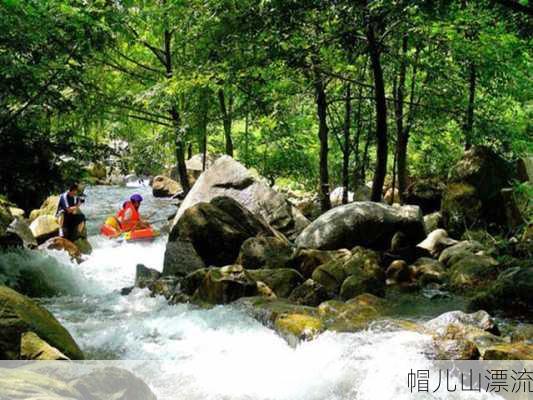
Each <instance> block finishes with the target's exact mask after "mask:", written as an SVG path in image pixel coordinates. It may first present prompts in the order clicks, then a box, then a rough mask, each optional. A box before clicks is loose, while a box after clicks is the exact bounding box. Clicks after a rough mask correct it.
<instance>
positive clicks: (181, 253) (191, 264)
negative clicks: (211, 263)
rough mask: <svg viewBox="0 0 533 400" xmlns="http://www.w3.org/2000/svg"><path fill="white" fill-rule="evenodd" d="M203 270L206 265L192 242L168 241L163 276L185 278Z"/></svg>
mask: <svg viewBox="0 0 533 400" xmlns="http://www.w3.org/2000/svg"><path fill="white" fill-rule="evenodd" d="M202 268H205V263H204V261H203V260H202V258H201V257H200V256H199V255H198V253H196V250H195V249H194V246H193V245H192V242H190V241H187V240H180V239H178V240H175V241H170V240H169V241H168V243H167V246H166V249H165V258H164V262H163V272H162V275H163V276H169V275H172V276H185V275H187V274H189V273H191V272H194V271H196V270H198V269H202Z"/></svg>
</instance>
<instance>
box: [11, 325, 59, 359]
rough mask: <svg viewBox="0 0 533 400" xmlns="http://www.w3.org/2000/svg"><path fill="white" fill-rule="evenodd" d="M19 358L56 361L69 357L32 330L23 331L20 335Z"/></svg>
mask: <svg viewBox="0 0 533 400" xmlns="http://www.w3.org/2000/svg"><path fill="white" fill-rule="evenodd" d="M20 358H21V359H23V360H41V361H56V360H68V359H69V358H68V357H67V356H66V355H64V354H63V353H61V352H60V351H59V350H58V349H56V348H55V347H52V346H50V345H49V344H48V343H46V342H45V341H44V340H42V339H41V338H40V337H39V336H38V335H37V334H36V333H34V332H25V333H23V334H22V335H21V337H20Z"/></svg>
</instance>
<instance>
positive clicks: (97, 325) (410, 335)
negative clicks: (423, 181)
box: [1, 186, 492, 400]
mask: <svg viewBox="0 0 533 400" xmlns="http://www.w3.org/2000/svg"><path fill="white" fill-rule="evenodd" d="M134 192H138V193H141V194H142V195H143V196H144V198H145V201H144V202H143V205H142V208H141V212H142V213H144V214H145V215H151V220H153V221H156V222H155V224H156V225H157V226H158V227H160V228H163V227H164V226H165V225H166V220H167V218H168V217H169V216H170V215H172V214H173V213H174V212H175V211H176V208H175V206H174V205H173V204H172V202H171V200H164V199H154V198H153V197H152V196H151V193H150V189H149V188H147V187H141V188H128V187H120V188H119V187H103V186H97V187H89V188H88V189H87V190H86V194H87V200H86V203H85V205H84V208H83V210H84V213H85V214H86V216H87V217H88V231H89V235H90V242H91V244H92V245H93V247H94V251H93V253H92V255H90V256H89V257H88V258H87V259H86V260H85V261H84V262H82V263H81V264H79V265H78V264H76V263H72V262H71V261H70V260H69V259H68V257H66V255H65V254H64V253H60V252H56V251H50V252H46V253H40V252H25V253H16V254H3V255H1V257H3V261H4V262H6V261H9V262H11V263H13V264H17V263H18V264H21V263H22V264H25V265H31V266H32V267H34V268H43V269H45V270H46V271H47V272H46V273H47V276H49V277H50V279H53V280H54V282H55V283H56V285H57V287H58V288H59V291H60V293H61V295H59V296H57V297H53V298H47V299H42V300H41V302H42V304H44V305H45V306H46V307H47V308H48V309H49V310H50V311H51V312H52V313H53V314H54V315H55V316H56V317H57V318H58V319H59V320H60V322H61V323H62V324H63V325H64V326H65V327H66V328H67V329H68V330H69V331H70V332H71V334H72V336H73V337H74V339H75V340H76V341H77V343H78V344H79V345H80V347H81V348H82V350H83V351H84V353H85V355H86V357H87V358H88V359H109V360H111V359H121V360H166V362H165V363H161V364H159V367H158V372H157V373H151V374H148V375H150V378H149V379H148V380H149V383H150V385H151V387H152V388H153V390H154V391H155V392H156V394H157V395H159V396H160V398H173V399H188V400H189V399H191V400H194V399H228V400H230V399H231V400H241V399H242V400H244V399H257V400H262V399H265V400H266V399H272V400H278V399H279V400H289V399H290V400H300V399H301V400H315V399H316V400H319V399H320V400H322V399H328V400H348V399H357V400H364V399H380V400H384V399H400V398H402V396H400V392H402V390H403V392H405V382H406V375H405V373H406V371H409V369H410V368H412V366H413V364H414V363H415V362H416V363H418V365H420V363H422V364H425V363H429V360H428V357H427V354H428V353H430V352H431V346H432V341H431V338H430V337H429V336H425V335H421V334H418V333H414V332H408V331H399V332H398V331H396V332H390V331H387V330H383V329H378V328H376V329H370V330H367V331H363V332H359V333H334V332H326V333H323V334H321V335H320V336H319V337H318V338H317V339H315V340H313V341H310V342H304V343H301V344H299V345H298V346H296V347H291V346H289V345H288V344H287V342H286V341H285V340H283V339H282V338H281V337H280V336H278V335H277V334H276V333H275V332H274V331H273V330H271V329H268V328H267V327H265V326H263V325H262V324H260V323H259V322H257V321H256V320H255V319H253V318H251V317H250V316H248V315H247V314H245V313H244V312H243V311H241V310H239V309H236V308H235V307H233V306H218V307H214V308H212V309H209V310H206V309H199V308H196V307H194V306H190V305H185V304H180V305H174V306H169V305H168V304H167V302H166V301H165V299H164V298H162V297H156V298H153V297H150V296H149V293H148V291H147V290H139V289H135V290H133V291H132V292H131V293H130V294H129V295H127V296H122V295H121V294H120V289H121V288H123V287H127V286H131V285H132V284H133V282H134V276H135V266H136V264H138V263H142V264H144V265H146V266H147V267H150V268H155V269H157V270H161V269H162V264H163V256H164V250H165V242H166V237H165V235H162V236H161V237H159V238H158V239H157V240H155V241H154V242H152V243H136V244H118V243H115V242H113V241H109V240H107V239H104V238H102V237H100V236H99V235H98V229H99V225H100V224H101V222H102V221H103V220H104V219H105V217H106V216H107V215H108V214H111V213H113V212H115V210H116V209H117V208H118V207H119V206H120V204H121V203H122V202H123V201H124V200H125V199H126V198H128V197H129V196H130V195H131V194H133V193H134ZM163 232H164V230H163ZM9 257H11V259H10V260H6V258H9ZM457 301H458V300H454V301H453V302H450V301H443V302H440V303H438V305H435V303H431V304H430V305H424V304H422V305H421V306H420V305H419V306H417V307H415V308H411V307H409V305H408V304H407V305H402V301H399V302H398V304H399V309H400V310H408V311H411V313H413V314H415V315H414V317H415V318H418V319H429V318H430V317H432V316H434V315H436V314H438V313H439V312H442V311H446V310H448V309H452V308H454V307H455V306H457V305H458V304H459V305H460V303H457V304H455V303H454V302H457ZM407 303H408V302H407ZM427 304H429V303H427ZM439 307H440V308H442V310H439V309H438V308H439ZM413 309H416V312H414V311H413ZM408 311H406V312H407V313H409V312H408ZM384 360H389V362H384ZM362 362H364V365H365V370H364V371H363V369H362V368H361V365H362ZM384 377H387V378H386V379H387V381H386V382H385V383H386V384H383V379H384ZM405 398H407V397H405ZM427 398H440V397H427ZM458 398H459V397H458ZM461 398H464V397H461ZM476 398H492V397H482V396H480V397H476Z"/></svg>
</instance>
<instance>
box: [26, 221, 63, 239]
mask: <svg viewBox="0 0 533 400" xmlns="http://www.w3.org/2000/svg"><path fill="white" fill-rule="evenodd" d="M30 229H31V232H32V234H33V236H34V237H35V239H36V240H37V243H39V244H41V243H44V242H46V241H47V240H48V239H50V238H52V237H54V236H57V235H58V234H59V224H58V223H57V219H56V217H54V216H51V215H42V216H40V217H38V218H36V219H35V220H34V221H33V222H32V223H31V224H30Z"/></svg>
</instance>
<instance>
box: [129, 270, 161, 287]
mask: <svg viewBox="0 0 533 400" xmlns="http://www.w3.org/2000/svg"><path fill="white" fill-rule="evenodd" d="M160 276H161V273H160V272H159V271H157V270H155V269H152V268H147V267H145V266H144V265H142V264H137V267H136V270H135V287H138V288H141V289H143V288H145V287H148V286H149V285H150V284H152V283H153V282H154V281H156V280H157V279H159V277H160Z"/></svg>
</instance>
